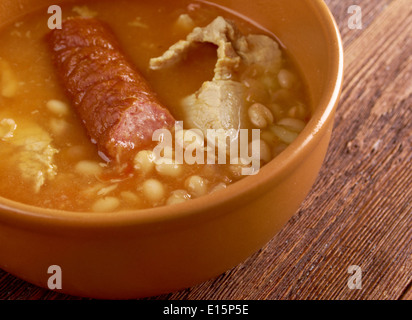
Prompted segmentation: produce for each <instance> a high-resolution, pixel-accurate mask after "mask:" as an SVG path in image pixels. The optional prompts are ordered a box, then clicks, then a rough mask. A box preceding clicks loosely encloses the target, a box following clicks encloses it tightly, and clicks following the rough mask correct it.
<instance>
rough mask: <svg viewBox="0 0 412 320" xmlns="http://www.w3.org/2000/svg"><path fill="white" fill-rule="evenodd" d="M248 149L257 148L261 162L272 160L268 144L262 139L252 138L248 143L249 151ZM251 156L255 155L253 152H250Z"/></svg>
mask: <svg viewBox="0 0 412 320" xmlns="http://www.w3.org/2000/svg"><path fill="white" fill-rule="evenodd" d="M250 150H258V151H259V155H256V158H257V156H259V160H262V161H263V162H269V161H270V160H272V152H271V151H270V147H269V145H268V144H267V143H266V142H265V141H263V140H254V141H252V142H251V143H249V151H250ZM252 157H255V154H252Z"/></svg>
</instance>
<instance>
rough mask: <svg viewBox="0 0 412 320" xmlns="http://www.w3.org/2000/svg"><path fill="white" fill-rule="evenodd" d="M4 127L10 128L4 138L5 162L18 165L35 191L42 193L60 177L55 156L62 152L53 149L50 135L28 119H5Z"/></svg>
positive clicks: (0, 149) (0, 155) (0, 139)
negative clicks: (53, 180) (47, 184)
mask: <svg viewBox="0 0 412 320" xmlns="http://www.w3.org/2000/svg"><path fill="white" fill-rule="evenodd" d="M17 123H18V124H17ZM1 127H3V130H4V129H5V128H6V129H7V128H8V130H7V131H8V132H3V134H2V135H1V136H0V159H1V161H2V162H6V163H10V165H11V164H13V165H16V164H17V167H18V169H19V170H20V172H21V176H22V178H23V179H25V180H27V181H30V182H31V183H32V184H33V191H34V192H36V193H38V192H39V191H40V189H41V187H42V186H43V185H44V184H45V183H46V181H47V180H52V179H54V177H55V176H56V174H57V166H56V165H55V163H54V156H55V154H57V153H58V150H57V149H55V148H54V147H53V146H52V138H51V136H50V134H48V133H47V132H46V131H45V130H44V129H42V128H41V127H40V126H38V125H37V124H35V123H32V122H29V121H27V120H19V121H17V120H16V121H14V120H13V119H2V120H1V121H0V128H1Z"/></svg>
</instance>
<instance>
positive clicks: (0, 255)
mask: <svg viewBox="0 0 412 320" xmlns="http://www.w3.org/2000/svg"><path fill="white" fill-rule="evenodd" d="M211 2H213V3H216V4H222V5H224V6H226V7H228V8H230V9H233V10H235V11H237V12H239V13H241V14H244V15H246V16H248V17H250V18H252V19H253V20H256V21H258V22H259V24H261V25H262V26H263V27H265V28H267V29H268V30H270V31H272V32H273V33H274V34H276V35H277V37H278V39H279V40H280V41H281V42H282V43H283V45H284V46H286V47H287V49H288V50H289V51H290V52H291V54H292V56H293V57H294V59H295V60H296V61H297V63H298V65H299V67H300V69H301V71H302V73H303V75H304V77H305V78H306V81H307V84H308V87H309V93H310V98H311V101H312V105H313V106H314V114H313V118H312V119H311V121H310V123H309V124H308V125H307V127H306V129H305V130H304V131H303V133H302V134H301V135H300V136H299V137H298V139H297V140H296V141H294V142H293V144H292V145H291V146H290V147H289V148H287V149H286V150H285V151H284V152H283V153H282V154H281V155H279V156H278V157H277V158H276V159H274V160H273V161H272V162H270V163H269V164H268V165H266V166H265V167H263V168H262V169H261V171H260V173H259V174H258V175H256V176H250V177H247V178H245V179H243V180H241V181H240V182H237V183H235V184H233V185H231V186H230V187H229V188H227V189H226V190H224V191H222V192H219V193H216V194H213V195H208V196H205V197H203V198H199V199H196V200H191V201H189V202H187V203H184V204H180V205H176V206H172V207H161V208H156V209H149V210H142V211H138V212H136V211H134V212H133V211H132V212H119V213H112V214H96V213H87V212H86V213H75V212H62V211H57V210H45V209H41V208H36V207H32V206H27V205H23V204H20V203H16V202H12V201H9V200H7V199H4V198H0V268H1V269H3V270H5V271H7V272H9V273H11V274H13V275H15V276H17V277H19V278H21V279H24V280H26V281H28V282H31V283H33V284H35V285H38V286H41V287H45V288H47V283H48V279H49V277H50V276H51V275H50V274H48V268H49V266H51V265H58V266H60V267H61V270H62V290H59V291H60V292H63V293H68V294H72V295H76V296H86V297H94V298H108V299H125V298H138V297H145V296H152V295H157V294H161V293H166V292H171V291H175V290H178V289H182V288H185V287H189V286H192V285H194V284H197V283H200V282H202V281H205V280H207V279H210V278H212V277H215V276H217V275H219V274H221V273H223V272H224V271H226V270H228V269H230V268H232V267H234V266H236V265H237V264H239V263H240V262H242V261H244V260H245V259H246V258H247V257H248V256H250V255H251V254H252V253H254V252H255V251H257V250H258V249H260V248H261V247H262V246H264V245H265V244H266V243H267V242H268V241H269V240H270V239H271V238H272V237H273V236H274V235H275V234H276V233H277V232H278V231H279V230H280V229H281V228H282V226H283V225H284V224H285V223H286V222H287V221H288V219H289V218H290V217H291V216H292V215H293V214H294V213H295V212H296V211H297V209H298V208H299V206H300V204H301V203H302V201H303V200H304V198H305V197H306V195H307V194H308V192H309V190H310V188H311V187H312V185H313V183H314V181H315V179H316V177H317V175H318V172H319V169H320V167H321V165H322V162H323V160H324V157H325V154H326V151H327V147H328V144H329V140H330V136H331V131H332V126H333V117H334V112H335V108H336V105H337V102H338V98H339V94H340V90H341V85H342V77H343V75H342V72H343V51H342V45H341V40H340V36H339V32H338V29H337V27H336V24H335V22H334V20H333V17H332V16H331V14H330V12H329V11H328V8H327V7H326V5H325V4H324V2H323V1H322V0H292V1H291V0H277V1H273V0H254V1H250V0H229V1H227V0H226V1H223V0H212V1H211ZM51 4H56V1H46V0H40V1H39V0H32V1H30V0H20V1H13V0H1V2H0V21H2V23H7V22H8V21H11V20H14V19H15V18H16V17H17V16H19V15H21V14H23V13H25V12H28V11H31V10H33V9H35V8H37V7H40V6H44V7H46V6H47V5H51Z"/></svg>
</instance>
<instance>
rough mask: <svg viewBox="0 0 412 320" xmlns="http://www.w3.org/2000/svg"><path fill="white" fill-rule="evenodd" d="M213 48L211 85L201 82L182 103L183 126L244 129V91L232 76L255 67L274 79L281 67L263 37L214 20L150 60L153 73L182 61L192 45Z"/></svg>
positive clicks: (272, 43)
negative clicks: (215, 51)
mask: <svg viewBox="0 0 412 320" xmlns="http://www.w3.org/2000/svg"><path fill="white" fill-rule="evenodd" d="M202 42H207V43H212V44H214V45H216V46H217V62H216V65H215V69H214V77H213V79H212V81H207V82H204V83H203V85H202V87H201V88H200V89H199V90H198V91H197V92H195V93H194V94H193V95H190V96H189V97H187V98H185V99H184V100H183V103H182V107H183V110H184V122H185V125H186V126H187V127H188V128H189V129H190V128H198V129H200V130H202V131H203V133H204V134H205V135H206V134H207V130H208V129H225V130H231V129H234V130H239V129H241V128H242V127H243V126H244V123H245V120H244V116H245V108H246V101H245V96H246V87H245V86H244V85H243V84H242V83H241V82H239V81H236V80H235V79H234V75H235V74H236V73H237V72H238V71H239V70H241V68H244V69H246V68H247V67H249V66H259V67H260V68H261V70H264V72H265V74H266V75H268V76H269V77H276V75H277V73H278V72H279V70H280V68H281V64H282V54H281V51H280V48H279V45H278V43H277V42H276V41H275V40H273V39H272V38H270V37H268V36H266V35H253V34H251V35H247V36H245V35H244V34H242V33H241V32H240V31H239V29H238V28H237V27H236V25H235V24H234V23H233V22H231V21H228V20H226V19H224V18H222V17H217V18H216V19H215V20H214V21H212V22H211V23H210V24H209V25H207V26H206V27H204V28H200V27H198V28H195V29H194V30H193V31H192V32H191V33H190V34H189V35H188V36H187V38H186V40H180V41H178V42H177V43H175V44H174V45H172V46H171V47H170V48H169V49H168V50H167V51H166V52H165V53H164V54H163V55H162V56H160V57H156V58H153V59H151V60H150V67H151V69H153V70H158V69H161V68H166V67H169V66H172V65H174V64H176V63H178V62H180V61H181V60H183V59H184V58H185V56H186V54H187V52H188V51H189V49H190V48H191V47H192V46H194V45H196V43H202Z"/></svg>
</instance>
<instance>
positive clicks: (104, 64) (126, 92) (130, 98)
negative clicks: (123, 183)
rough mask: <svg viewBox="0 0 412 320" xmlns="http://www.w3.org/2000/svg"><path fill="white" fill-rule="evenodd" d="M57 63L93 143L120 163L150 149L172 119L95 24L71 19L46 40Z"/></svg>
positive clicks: (114, 42) (108, 34) (110, 35)
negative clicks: (159, 130) (140, 151)
mask: <svg viewBox="0 0 412 320" xmlns="http://www.w3.org/2000/svg"><path fill="white" fill-rule="evenodd" d="M47 41H48V43H49V45H50V48H51V51H52V53H53V62H54V65H55V67H56V69H57V72H58V75H59V77H60V80H61V82H62V84H63V86H64V88H65V90H66V92H67V94H68V95H69V97H70V99H71V101H72V104H73V107H74V108H75V110H76V112H77V114H78V115H79V117H80V119H81V120H82V121H83V123H84V126H85V128H86V130H87V133H88V135H89V136H90V138H91V140H92V141H93V142H94V143H96V144H97V147H98V149H99V151H100V152H103V153H104V154H105V155H106V156H107V157H109V158H111V159H114V160H117V161H122V160H125V157H128V156H130V155H131V154H132V153H133V152H136V151H138V150H141V149H142V148H144V147H147V146H148V145H150V144H151V142H152V134H153V132H154V131H155V130H157V129H163V128H167V129H168V128H171V127H172V126H173V125H174V122H175V120H174V118H173V116H172V115H171V114H170V112H169V111H168V110H167V109H166V108H165V107H164V106H162V104H161V103H160V101H159V100H158V98H157V97H156V94H155V93H154V92H153V91H152V90H151V88H150V87H149V85H148V84H147V82H146V80H145V79H144V78H143V77H142V75H141V74H140V73H139V72H138V71H136V70H135V69H134V68H133V67H132V65H131V63H130V62H129V61H128V60H127V59H126V57H125V56H124V54H123V53H122V50H121V48H120V45H119V43H118V41H117V40H116V37H115V36H114V34H113V32H112V31H111V30H110V29H109V28H108V27H107V26H106V25H105V24H104V23H102V22H101V21H99V20H97V19H94V18H72V19H67V20H65V21H64V22H63V23H62V29H55V30H53V31H51V32H50V33H49V34H48V36H47Z"/></svg>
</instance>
